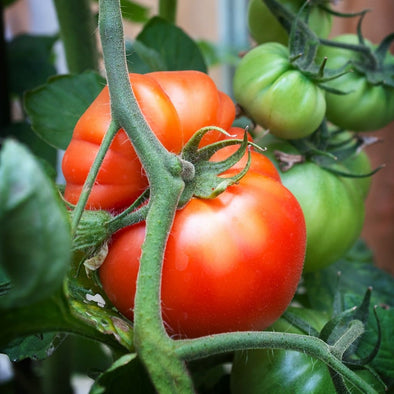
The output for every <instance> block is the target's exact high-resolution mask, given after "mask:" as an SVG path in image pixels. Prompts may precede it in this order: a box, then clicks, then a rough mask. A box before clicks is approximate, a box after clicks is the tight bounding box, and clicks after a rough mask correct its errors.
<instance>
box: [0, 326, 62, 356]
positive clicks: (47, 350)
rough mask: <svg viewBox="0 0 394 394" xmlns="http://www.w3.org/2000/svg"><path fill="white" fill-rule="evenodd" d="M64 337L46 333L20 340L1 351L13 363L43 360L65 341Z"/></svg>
mask: <svg viewBox="0 0 394 394" xmlns="http://www.w3.org/2000/svg"><path fill="white" fill-rule="evenodd" d="M63 339H64V335H62V334H52V333H46V334H41V335H31V336H28V337H24V338H18V339H15V340H13V341H11V342H10V343H9V344H7V346H6V347H4V348H2V349H1V352H2V353H5V354H7V355H8V357H9V358H10V360H12V361H20V360H23V359H25V358H32V359H35V360H43V359H45V358H47V357H49V356H50V355H51V354H52V353H53V351H54V350H55V349H56V347H57V346H58V345H60V343H61V342H62V341H63Z"/></svg>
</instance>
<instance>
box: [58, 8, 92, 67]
mask: <svg viewBox="0 0 394 394" xmlns="http://www.w3.org/2000/svg"><path fill="white" fill-rule="evenodd" d="M54 3H55V7H56V13H57V17H58V20H59V25H60V36H61V39H62V41H63V45H64V49H65V52H66V59H67V65H68V70H69V72H70V73H81V72H83V71H86V70H97V71H98V59H99V55H98V49H97V39H96V34H95V31H96V25H95V21H94V18H93V14H92V11H91V9H90V4H91V2H90V1H89V0H54Z"/></svg>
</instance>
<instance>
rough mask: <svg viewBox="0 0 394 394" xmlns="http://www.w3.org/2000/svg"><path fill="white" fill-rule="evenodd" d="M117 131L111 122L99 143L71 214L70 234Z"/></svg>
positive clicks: (75, 228)
mask: <svg viewBox="0 0 394 394" xmlns="http://www.w3.org/2000/svg"><path fill="white" fill-rule="evenodd" d="M118 130H119V127H117V125H116V124H115V123H114V122H111V123H110V125H109V128H108V130H107V132H106V133H105V135H104V138H103V141H102V142H101V145H100V149H99V151H98V152H97V156H96V158H95V159H94V162H93V165H92V167H91V168H90V170H89V174H88V176H87V178H86V181H85V184H84V185H83V188H82V192H81V195H80V197H79V199H78V203H77V205H76V207H75V209H74V212H73V218H72V223H71V231H72V234H75V232H76V230H77V227H78V223H79V221H80V219H81V216H82V214H83V210H84V209H85V206H86V203H87V201H88V198H89V195H90V191H91V190H92V187H93V184H94V181H95V180H96V177H97V174H98V172H99V169H100V166H101V164H102V162H103V160H104V157H105V154H106V153H107V151H108V148H109V146H110V145H111V142H112V140H113V139H114V137H115V134H116V133H117V131H118Z"/></svg>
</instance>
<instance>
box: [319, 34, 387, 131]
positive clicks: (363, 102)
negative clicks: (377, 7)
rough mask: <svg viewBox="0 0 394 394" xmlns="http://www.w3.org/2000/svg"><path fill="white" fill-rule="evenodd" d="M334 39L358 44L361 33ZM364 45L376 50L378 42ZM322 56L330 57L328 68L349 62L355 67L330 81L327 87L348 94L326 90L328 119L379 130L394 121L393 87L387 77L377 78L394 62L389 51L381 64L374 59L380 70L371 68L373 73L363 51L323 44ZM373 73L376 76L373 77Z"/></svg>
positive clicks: (359, 128) (344, 125) (346, 126)
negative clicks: (366, 64) (385, 78)
mask: <svg viewBox="0 0 394 394" xmlns="http://www.w3.org/2000/svg"><path fill="white" fill-rule="evenodd" d="M333 41H334V42H336V43H339V44H342V43H343V44H351V45H358V44H359V39H358V36H357V35H355V34H344V35H340V36H337V37H335V38H334V40H333ZM365 45H366V47H368V48H370V49H374V48H375V49H376V45H372V44H371V43H370V42H369V41H368V40H365ZM319 55H320V56H321V57H327V67H331V68H339V67H343V66H344V65H345V64H347V63H349V66H350V67H351V69H352V70H351V72H348V73H346V74H345V75H343V76H341V77H339V78H337V79H334V80H332V81H329V82H327V86H328V87H330V88H334V89H337V90H340V91H342V92H344V93H346V94H335V93H331V92H329V91H328V92H327V93H326V101H327V113H326V116H327V119H328V120H330V121H331V122H333V123H334V124H335V125H337V126H339V127H341V128H343V129H347V130H352V131H371V130H377V129H380V128H382V127H384V126H386V125H387V124H388V123H390V122H392V121H393V120H394V87H393V86H391V85H390V84H386V82H385V80H384V79H383V80H379V79H378V80H376V79H375V78H376V76H380V73H382V72H383V67H387V68H389V67H390V66H391V67H392V65H393V64H394V56H393V55H392V54H391V53H390V52H388V53H387V54H385V57H384V59H383V60H382V61H381V63H379V59H376V58H375V62H376V63H377V65H376V66H375V67H377V68H378V69H376V70H375V69H373V68H372V69H371V70H368V71H370V74H371V76H370V75H369V74H368V72H367V70H366V69H365V68H364V67H362V66H363V57H362V52H356V51H352V50H350V49H347V48H340V47H334V46H330V47H329V46H322V47H321V48H320V49H319ZM378 73H379V74H378ZM372 76H374V77H373V78H374V79H371V78H372ZM381 78H382V77H381ZM389 79H390V78H388V79H387V81H389Z"/></svg>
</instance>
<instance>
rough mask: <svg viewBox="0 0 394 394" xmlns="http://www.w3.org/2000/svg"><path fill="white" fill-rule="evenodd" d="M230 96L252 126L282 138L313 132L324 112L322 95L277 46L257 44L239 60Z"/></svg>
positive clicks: (298, 136)
mask: <svg viewBox="0 0 394 394" xmlns="http://www.w3.org/2000/svg"><path fill="white" fill-rule="evenodd" d="M234 96H235V99H236V100H237V102H238V103H239V104H240V105H241V107H242V108H243V109H244V111H245V112H246V113H247V114H248V115H249V116H251V118H252V119H253V120H254V121H255V122H256V123H258V124H259V125H261V126H263V127H264V128H266V129H268V130H269V131H270V132H271V134H273V135H275V136H277V137H280V138H285V139H296V138H302V137H306V136H307V135H310V134H311V133H313V132H314V131H315V130H316V129H317V127H318V126H319V125H320V123H321V122H322V121H323V118H324V115H325V111H326V102H325V98H324V92H323V91H322V90H321V89H320V88H319V86H318V85H317V84H316V83H315V82H314V81H312V80H311V79H309V78H308V77H307V76H306V75H304V74H303V73H302V72H301V71H300V70H297V69H296V68H295V67H293V66H292V64H291V62H290V61H289V51H288V49H287V48H286V47H285V46H283V45H281V44H278V43H267V44H262V45H259V46H257V47H256V48H253V49H252V50H250V51H249V52H248V53H247V54H246V55H245V56H244V57H243V58H242V60H241V62H240V63H239V65H238V67H237V69H236V72H235V76H234Z"/></svg>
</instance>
